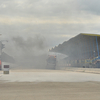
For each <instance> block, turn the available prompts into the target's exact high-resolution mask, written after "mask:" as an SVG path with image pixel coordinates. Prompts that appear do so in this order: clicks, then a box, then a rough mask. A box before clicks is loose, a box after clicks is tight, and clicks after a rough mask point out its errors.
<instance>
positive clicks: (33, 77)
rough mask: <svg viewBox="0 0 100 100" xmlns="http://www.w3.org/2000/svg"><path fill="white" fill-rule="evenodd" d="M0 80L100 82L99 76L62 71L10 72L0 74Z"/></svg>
mask: <svg viewBox="0 0 100 100" xmlns="http://www.w3.org/2000/svg"><path fill="white" fill-rule="evenodd" d="M0 80H4V81H8V82H86V81H98V82H100V74H90V73H81V72H67V71H63V70H16V71H14V70H11V71H10V74H9V75H4V74H2V73H1V77H0Z"/></svg>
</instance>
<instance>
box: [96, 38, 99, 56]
mask: <svg viewBox="0 0 100 100" xmlns="http://www.w3.org/2000/svg"><path fill="white" fill-rule="evenodd" d="M96 45H97V52H98V57H99V47H98V40H97V36H96Z"/></svg>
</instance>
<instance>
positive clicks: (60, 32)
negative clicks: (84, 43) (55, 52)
mask: <svg viewBox="0 0 100 100" xmlns="http://www.w3.org/2000/svg"><path fill="white" fill-rule="evenodd" d="M99 20H100V0H0V33H1V34H2V38H7V39H9V40H10V39H11V38H13V37H23V38H24V39H26V40H27V38H30V37H31V38H34V36H36V35H40V36H41V37H42V39H43V38H44V40H45V45H46V46H47V47H48V48H50V47H53V46H55V45H58V44H59V43H62V42H64V41H66V40H68V39H70V38H71V37H73V36H75V35H77V34H79V33H83V32H86V33H99V32H100V22H99ZM9 43H11V42H9Z"/></svg>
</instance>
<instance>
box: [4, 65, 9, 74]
mask: <svg viewBox="0 0 100 100" xmlns="http://www.w3.org/2000/svg"><path fill="white" fill-rule="evenodd" d="M3 74H9V65H4V68H3Z"/></svg>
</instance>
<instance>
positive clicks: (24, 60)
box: [5, 35, 47, 68]
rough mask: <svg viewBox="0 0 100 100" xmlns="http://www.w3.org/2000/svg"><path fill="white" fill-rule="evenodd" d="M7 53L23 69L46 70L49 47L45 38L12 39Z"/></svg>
mask: <svg viewBox="0 0 100 100" xmlns="http://www.w3.org/2000/svg"><path fill="white" fill-rule="evenodd" d="M9 42H10V43H11V44H8V46H7V47H6V49H5V50H6V52H8V53H9V54H10V55H12V56H13V57H14V59H15V64H16V65H18V66H19V67H21V68H45V65H46V63H45V62H46V56H47V54H46V53H47V45H46V41H45V38H44V37H42V36H39V35H35V36H34V37H28V38H23V37H21V36H17V37H12V39H11V41H9Z"/></svg>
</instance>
